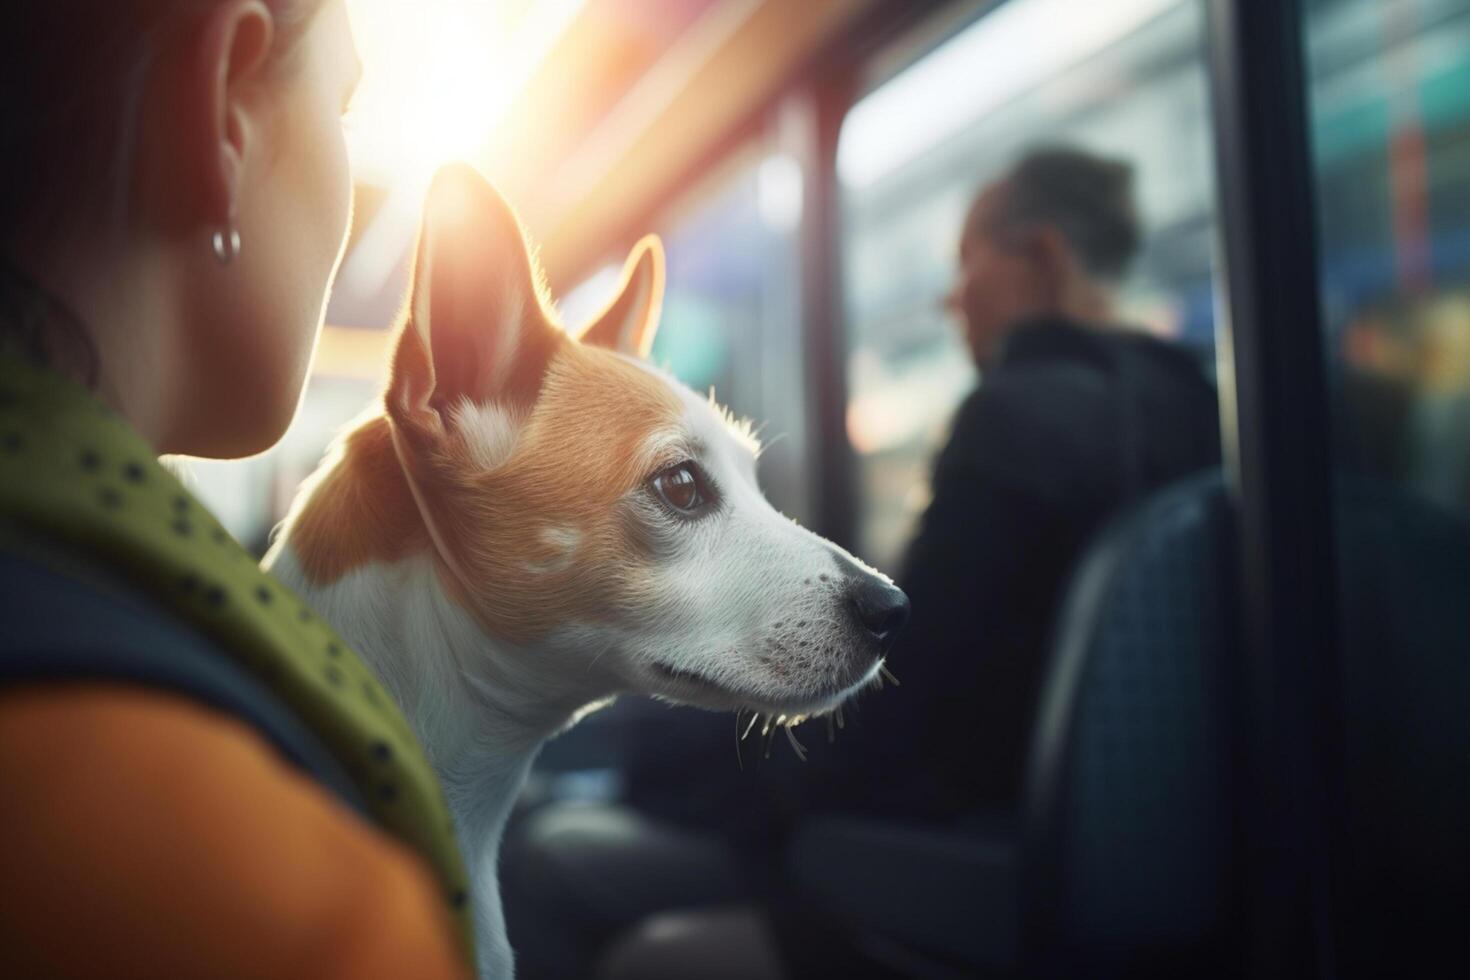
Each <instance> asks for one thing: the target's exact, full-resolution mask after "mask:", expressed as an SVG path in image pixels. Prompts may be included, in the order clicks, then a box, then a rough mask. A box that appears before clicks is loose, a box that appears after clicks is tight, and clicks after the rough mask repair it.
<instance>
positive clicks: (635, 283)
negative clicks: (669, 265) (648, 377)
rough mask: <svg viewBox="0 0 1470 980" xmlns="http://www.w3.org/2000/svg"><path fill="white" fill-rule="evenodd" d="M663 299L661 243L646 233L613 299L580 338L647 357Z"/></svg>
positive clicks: (656, 331) (662, 254) (630, 257)
mask: <svg viewBox="0 0 1470 980" xmlns="http://www.w3.org/2000/svg"><path fill="white" fill-rule="evenodd" d="M663 302H664V247H663V243H662V242H660V241H659V239H658V236H657V235H649V236H647V237H646V238H644V239H643V240H642V241H641V242H639V243H638V244H637V245H635V246H633V251H632V253H630V254H629V255H628V262H627V264H626V265H624V266H623V279H622V282H621V283H620V284H619V285H618V291H617V293H616V295H614V297H613V300H612V302H610V303H608V304H607V307H606V308H605V309H604V310H603V311H602V312H601V313H599V314H597V316H595V317H593V318H592V322H591V323H590V324H588V325H587V327H586V328H584V329H583V330H582V333H581V337H580V339H581V341H582V343H584V344H592V345H593V346H596V347H607V348H610V349H611V350H615V351H618V352H620V353H623V354H631V355H633V356H634V357H647V356H648V352H649V351H650V350H651V349H652V348H653V338H654V335H655V334H656V333H658V314H659V310H660V309H661V308H662V307H663Z"/></svg>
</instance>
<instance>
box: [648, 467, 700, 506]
mask: <svg viewBox="0 0 1470 980" xmlns="http://www.w3.org/2000/svg"><path fill="white" fill-rule="evenodd" d="M653 489H654V492H655V493H657V494H658V495H659V499H661V500H662V501H663V502H664V503H666V504H668V505H669V506H670V507H672V508H674V510H676V511H678V512H679V513H681V514H693V513H695V512H697V511H699V510H700V509H702V508H703V507H704V505H705V504H706V502H707V501H708V499H709V495H708V494H707V493H705V489H704V481H703V480H701V479H700V475H699V472H698V470H697V469H696V468H695V466H694V464H693V463H680V464H679V465H678V466H671V467H669V468H668V469H666V470H664V471H663V472H661V473H659V474H658V475H656V476H655V477H654V478H653Z"/></svg>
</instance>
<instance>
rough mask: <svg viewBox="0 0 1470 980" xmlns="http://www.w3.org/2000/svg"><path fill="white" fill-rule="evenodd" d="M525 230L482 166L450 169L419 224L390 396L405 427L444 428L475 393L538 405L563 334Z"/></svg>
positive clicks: (522, 406) (491, 401)
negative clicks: (548, 306) (545, 299)
mask: <svg viewBox="0 0 1470 980" xmlns="http://www.w3.org/2000/svg"><path fill="white" fill-rule="evenodd" d="M541 295H542V288H541V284H540V279H539V274H538V272H537V267H536V264H535V261H534V259H533V258H532V256H531V254H530V251H529V250H528V248H527V246H526V239H525V235H524V233H523V232H522V231H521V225H520V222H519V221H518V220H517V219H516V216H515V212H513V211H512V210H511V208H510V205H509V204H507V203H506V202H505V200H504V199H503V198H502V197H501V196H500V195H499V194H498V193H497V192H496V191H495V189H494V188H493V187H491V186H490V184H489V182H488V181H486V180H485V179H484V178H483V177H481V176H480V175H479V173H477V172H476V171H475V170H474V169H473V168H471V167H469V166H468V165H465V164H455V165H452V166H449V167H446V168H444V169H443V170H441V171H440V172H439V174H438V176H437V177H435V179H434V184H433V186H432V187H431V188H430V190H429V196H428V202H427V204H426V205H425V207H424V220H423V225H422V228H421V230H420V232H419V243H418V253H417V256H416V259H415V263H414V275H413V288H412V297H411V300H410V305H409V313H408V317H407V319H406V321H405V322H404V324H403V327H402V329H401V331H400V333H399V336H398V340H397V346H396V349H395V351H394V354H393V368H392V375H391V378H390V380H389V383H388V391H387V395H386V398H385V402H386V408H387V409H388V413H389V415H391V416H392V417H393V418H394V420H395V421H397V422H398V423H399V425H400V427H404V428H408V429H413V430H418V431H420V432H423V431H425V430H428V431H430V432H435V433H437V432H442V431H444V429H445V428H447V427H448V425H449V424H450V420H451V417H452V413H453V411H454V410H455V409H456V408H457V407H459V406H460V405H462V404H463V402H464V401H465V400H466V399H468V400H469V401H470V402H472V403H474V404H475V405H496V406H499V407H500V408H503V409H505V410H506V411H508V412H511V413H513V414H515V413H521V412H524V411H527V410H529V408H530V407H531V405H532V404H533V403H534V402H535V400H536V396H537V393H538V392H539V391H540V388H541V381H542V378H543V377H544V375H545V373H546V366H547V364H549V363H550V360H551V357H552V354H553V353H554V352H555V349H556V345H557V344H558V343H564V342H565V339H564V335H563V334H562V333H561V332H560V331H559V330H558V329H557V328H555V327H554V326H553V325H552V323H551V321H550V320H549V319H548V317H547V315H546V312H545V309H544V307H543V306H542V302H541Z"/></svg>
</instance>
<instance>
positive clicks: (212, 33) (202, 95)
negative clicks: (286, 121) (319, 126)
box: [174, 0, 275, 226]
mask: <svg viewBox="0 0 1470 980" xmlns="http://www.w3.org/2000/svg"><path fill="white" fill-rule="evenodd" d="M208 10H209V12H208V13H207V14H206V15H205V18H204V24H203V29H202V30H201V32H200V34H199V36H198V40H197V43H196V44H195V45H194V47H193V52H194V57H193V59H192V61H191V63H188V64H186V65H185V66H184V72H185V74H186V75H187V78H186V80H185V82H186V85H185V87H184V92H185V93H187V94H185V97H184V98H185V105H184V106H183V107H182V109H183V111H184V112H186V113H187V115H188V118H187V119H186V120H185V123H186V125H185V127H184V128H183V129H184V131H185V132H188V133H190V134H194V135H193V137H192V139H191V142H192V143H193V144H194V145H192V146H190V147H187V148H186V149H185V153H184V154H183V155H184V156H185V157H186V159H187V161H188V162H190V163H192V164H193V166H192V167H191V168H190V169H191V170H192V171H193V173H194V174H196V175H197V176H196V178H195V179H196V180H197V181H198V186H197V188H196V190H197V193H198V199H199V205H200V211H201V216H202V219H203V221H204V222H205V223H207V224H211V225H221V226H223V225H225V224H227V223H229V222H231V221H232V220H233V219H234V217H235V209H236V207H237V206H238V203H239V195H240V187H241V185H242V184H243V183H244V172H245V167H246V161H247V159H248V157H249V154H250V151H251V149H252V138H253V134H254V130H255V128H256V123H255V120H254V118H253V115H252V111H253V110H252V105H253V104H254V102H255V100H253V99H252V98H251V96H252V94H253V90H254V86H256V85H257V84H259V83H260V82H261V81H262V75H263V73H264V71H265V70H266V68H267V66H268V65H269V62H270V56H271V46H272V44H273V43H274V39H275V18H274V16H273V15H272V14H271V11H270V8H269V7H268V6H266V5H265V4H264V3H263V2H261V0H228V2H226V3H219V4H212V5H210V6H209V8H208ZM174 125H178V121H177V120H175V121H174Z"/></svg>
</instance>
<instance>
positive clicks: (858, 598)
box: [847, 575, 909, 653]
mask: <svg viewBox="0 0 1470 980" xmlns="http://www.w3.org/2000/svg"><path fill="white" fill-rule="evenodd" d="M847 604H848V605H849V606H851V607H852V611H853V612H854V613H855V614H856V615H857V619H858V622H859V623H862V624H863V629H865V630H867V631H868V632H869V633H871V634H873V638H874V639H876V640H877V641H878V642H879V643H880V644H881V645H882V647H883V650H884V652H885V653H886V652H887V651H888V648H889V647H891V646H892V645H893V638H894V637H896V636H897V635H898V631H899V630H901V629H903V625H904V623H907V622H908V621H909V597H908V596H906V595H904V594H903V592H902V591H901V590H899V589H896V588H894V587H893V586H891V585H889V584H888V583H887V582H885V581H883V580H882V579H880V578H877V577H876V576H873V575H864V576H862V577H861V578H856V579H852V580H851V581H850V582H849V583H848V587H847Z"/></svg>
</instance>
